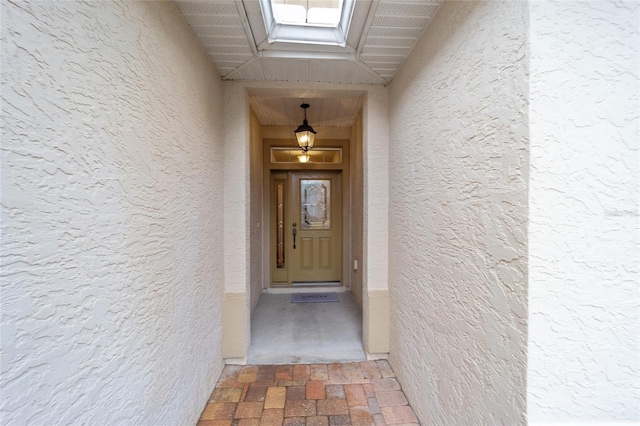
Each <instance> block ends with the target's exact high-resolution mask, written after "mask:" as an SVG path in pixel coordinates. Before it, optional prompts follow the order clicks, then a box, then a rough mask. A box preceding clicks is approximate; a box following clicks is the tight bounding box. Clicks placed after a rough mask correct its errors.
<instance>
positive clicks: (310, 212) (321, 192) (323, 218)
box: [300, 179, 331, 229]
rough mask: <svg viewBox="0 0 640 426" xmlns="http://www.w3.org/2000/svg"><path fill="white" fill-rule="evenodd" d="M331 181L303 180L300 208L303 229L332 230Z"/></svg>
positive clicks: (301, 181)
mask: <svg viewBox="0 0 640 426" xmlns="http://www.w3.org/2000/svg"><path fill="white" fill-rule="evenodd" d="M330 203H331V180H329V179H301V180H300V208H301V212H300V214H301V216H300V217H301V222H302V229H330V228H331V204H330Z"/></svg>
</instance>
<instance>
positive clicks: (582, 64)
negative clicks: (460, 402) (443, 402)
mask: <svg viewBox="0 0 640 426" xmlns="http://www.w3.org/2000/svg"><path fill="white" fill-rule="evenodd" d="M530 8H531V9H530V10H531V12H530V16H531V43H530V49H531V86H530V91H531V94H530V98H531V103H530V108H531V127H530V129H531V181H530V182H531V183H530V193H529V194H530V198H529V213H530V225H529V256H530V258H529V297H530V299H529V345H528V347H529V366H528V418H529V420H530V422H532V423H537V422H550V421H554V422H563V421H564V422H571V424H575V422H581V421H584V422H593V421H614V420H635V421H638V420H640V389H639V386H640V341H639V339H640V319H639V315H640V307H639V306H638V303H639V301H640V294H639V289H640V266H639V265H640V192H639V183H640V132H639V130H638V128H639V124H640V122H639V121H640V120H639V118H638V117H639V115H640V102H639V97H640V84H639V78H640V35H639V32H638V27H639V25H640V24H639V23H640V9H639V3H638V2H636V1H634V2H611V1H597V2H592V1H570V2H548V1H543V2H532V3H531V5H530Z"/></svg>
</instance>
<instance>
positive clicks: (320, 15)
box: [270, 0, 343, 27]
mask: <svg viewBox="0 0 640 426" xmlns="http://www.w3.org/2000/svg"><path fill="white" fill-rule="evenodd" d="M270 1H271V8H272V10H273V17H274V18H275V20H276V22H277V23H279V24H290V25H309V26H316V25H317V26H323V27H337V26H338V24H339V23H340V15H341V12H342V6H343V0H270Z"/></svg>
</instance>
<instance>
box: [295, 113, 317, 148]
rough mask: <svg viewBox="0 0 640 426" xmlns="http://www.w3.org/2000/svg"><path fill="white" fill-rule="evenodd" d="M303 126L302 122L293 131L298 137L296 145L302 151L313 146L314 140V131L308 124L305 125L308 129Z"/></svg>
mask: <svg viewBox="0 0 640 426" xmlns="http://www.w3.org/2000/svg"><path fill="white" fill-rule="evenodd" d="M305 121H306V120H305ZM303 127H304V124H303V125H301V126H300V127H298V129H297V130H296V131H295V133H296V139H298V146H299V147H300V148H301V149H302V150H303V151H308V150H310V149H311V148H313V142H314V141H315V140H316V132H315V131H314V130H313V129H312V128H311V126H309V125H307V126H306V127H308V129H304V128H303Z"/></svg>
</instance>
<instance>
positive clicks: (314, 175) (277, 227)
mask: <svg viewBox="0 0 640 426" xmlns="http://www.w3.org/2000/svg"><path fill="white" fill-rule="evenodd" d="M271 181H272V182H271V188H272V191H271V192H272V194H271V200H272V201H271V204H272V205H271V217H272V218H273V219H272V230H271V248H272V256H271V260H272V262H271V264H272V268H271V278H272V283H273V284H274V285H305V284H318V283H332V284H335V283H340V282H341V280H342V191H341V189H342V182H341V174H340V173H339V172H338V173H335V172H279V173H274V174H273V175H272V178H271Z"/></svg>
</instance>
